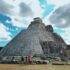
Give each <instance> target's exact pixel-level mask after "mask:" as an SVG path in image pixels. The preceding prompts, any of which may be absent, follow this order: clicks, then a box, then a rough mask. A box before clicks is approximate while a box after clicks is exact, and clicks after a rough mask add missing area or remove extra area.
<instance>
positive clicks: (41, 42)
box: [0, 17, 66, 56]
mask: <svg viewBox="0 0 70 70" xmlns="http://www.w3.org/2000/svg"><path fill="white" fill-rule="evenodd" d="M55 38H56V37H55ZM55 38H54V35H53V34H52V32H50V31H48V30H47V29H46V27H45V24H44V23H43V22H42V20H41V19H40V18H38V17H37V18H34V20H33V21H32V22H31V24H30V25H29V26H28V28H27V29H26V30H22V31H21V32H20V33H19V34H18V35H17V36H16V37H15V38H14V39H13V40H11V42H10V43H8V44H7V45H6V47H4V48H3V49H2V50H1V51H0V56H33V55H44V54H48V53H50V51H49V49H48V48H49V45H47V43H48V42H55ZM63 43H64V42H63ZM58 44H59V43H58ZM64 44H65V43H64ZM65 46H66V45H65Z"/></svg>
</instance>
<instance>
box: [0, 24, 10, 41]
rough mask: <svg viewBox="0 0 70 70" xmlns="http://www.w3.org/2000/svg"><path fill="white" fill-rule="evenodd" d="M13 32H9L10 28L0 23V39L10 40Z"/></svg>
mask: <svg viewBox="0 0 70 70" xmlns="http://www.w3.org/2000/svg"><path fill="white" fill-rule="evenodd" d="M10 35H11V33H10V32H8V28H7V27H6V26H4V25H3V24H2V23H0V41H9V40H11V37H10Z"/></svg>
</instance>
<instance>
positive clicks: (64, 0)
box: [48, 0, 70, 7]
mask: <svg viewBox="0 0 70 70" xmlns="http://www.w3.org/2000/svg"><path fill="white" fill-rule="evenodd" d="M48 3H50V4H53V5H56V6H57V7H59V6H63V5H65V4H68V3H70V0H48Z"/></svg>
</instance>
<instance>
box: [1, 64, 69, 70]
mask: <svg viewBox="0 0 70 70" xmlns="http://www.w3.org/2000/svg"><path fill="white" fill-rule="evenodd" d="M0 70H70V65H68V66H67V65H61V66H55V65H24V64H0Z"/></svg>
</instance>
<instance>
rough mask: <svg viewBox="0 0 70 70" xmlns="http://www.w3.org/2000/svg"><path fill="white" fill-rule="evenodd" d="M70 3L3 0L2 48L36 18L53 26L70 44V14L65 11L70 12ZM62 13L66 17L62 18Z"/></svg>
mask: <svg viewBox="0 0 70 70" xmlns="http://www.w3.org/2000/svg"><path fill="white" fill-rule="evenodd" d="M69 3H70V0H62V3H61V0H29V1H28V0H1V2H0V46H1V47H2V46H3V47H4V46H5V45H6V44H7V43H9V42H10V41H11V40H12V39H13V38H14V37H15V36H16V35H17V34H18V33H19V32H20V31H21V30H22V29H26V28H27V27H28V25H29V24H30V22H31V21H32V19H33V18H34V17H40V18H42V19H43V22H44V23H45V25H48V24H51V25H52V26H53V27H54V31H55V32H56V33H58V34H59V35H61V36H62V37H63V39H64V40H65V42H66V43H67V44H70V39H69V37H70V27H69V25H70V24H69V20H68V18H69V17H70V13H69V12H66V11H65V10H64V9H67V10H68V11H69V10H70V8H69V6H70V5H69ZM65 6H66V7H65ZM61 9H63V11H62V10H61ZM58 11H59V12H58ZM62 13H64V14H66V15H65V16H64V17H62V16H63V15H64V14H62ZM57 14H59V15H57ZM67 16H68V17H67ZM57 18H58V19H59V20H58V19H57ZM56 20H57V21H56Z"/></svg>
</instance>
